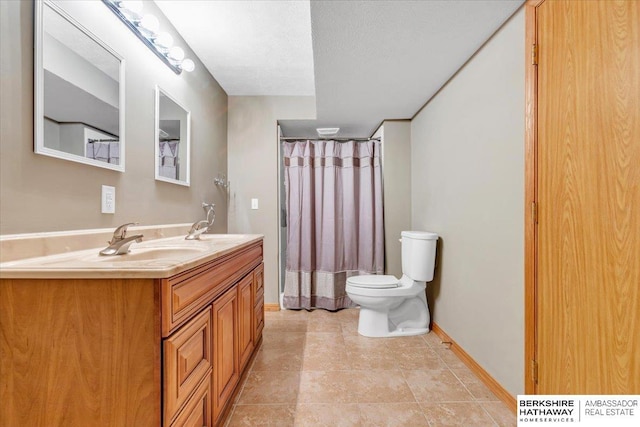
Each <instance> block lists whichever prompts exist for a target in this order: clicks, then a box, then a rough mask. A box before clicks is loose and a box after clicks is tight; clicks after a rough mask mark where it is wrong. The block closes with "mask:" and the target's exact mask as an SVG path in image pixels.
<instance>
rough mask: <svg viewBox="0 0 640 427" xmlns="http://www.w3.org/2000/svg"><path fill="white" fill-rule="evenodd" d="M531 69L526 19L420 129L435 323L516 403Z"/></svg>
mask: <svg viewBox="0 0 640 427" xmlns="http://www.w3.org/2000/svg"><path fill="white" fill-rule="evenodd" d="M524 61H525V52H524V11H523V10H522V9H521V10H520V11H519V12H517V13H516V14H515V15H514V16H513V17H512V18H511V19H510V20H509V21H508V22H507V23H506V24H505V26H504V27H503V28H502V29H500V30H499V31H498V33H496V34H495V35H494V37H493V38H492V39H491V40H490V41H489V42H488V43H487V44H486V45H485V46H484V47H483V48H482V49H481V50H480V51H479V52H478V53H477V54H476V56H475V57H473V58H472V59H471V60H470V61H469V62H468V63H467V64H466V66H465V67H464V68H463V69H462V70H461V71H460V72H459V73H458V74H457V75H456V76H455V77H454V78H453V79H452V80H451V81H450V82H449V83H448V84H447V85H446V86H445V87H444V89H443V90H442V91H441V92H440V93H439V94H437V96H436V97H435V98H433V99H432V100H431V101H430V102H429V103H428V104H427V106H426V107H425V108H424V109H423V110H422V111H421V112H420V113H419V114H418V115H417V116H416V117H415V118H414V119H413V121H412V123H411V137H412V153H411V154H412V167H411V171H412V190H411V194H412V200H413V206H412V225H413V227H414V228H415V229H421V230H428V231H434V232H437V233H438V234H439V235H440V236H441V242H440V245H439V248H438V251H439V252H438V257H439V266H438V269H437V271H436V278H435V280H434V282H432V283H431V284H430V285H429V293H430V300H431V302H432V303H433V305H432V307H433V313H432V314H433V319H434V321H435V322H436V323H438V325H439V326H440V327H442V329H443V330H444V331H446V332H447V333H448V334H449V335H450V336H451V337H452V338H453V339H454V340H456V341H457V342H458V343H459V344H460V346H461V347H462V348H464V350H466V351H467V352H468V353H469V354H470V355H471V356H472V357H473V358H474V359H475V360H476V361H477V362H478V363H479V364H480V365H481V366H482V367H483V368H484V369H485V370H486V371H487V372H489V374H491V375H492V376H493V378H495V379H496V380H497V381H498V382H499V383H500V384H501V385H502V386H503V387H505V388H506V389H507V390H508V391H509V392H511V393H512V394H514V395H515V394H517V393H523V392H524V385H523V381H524V379H523V377H524V373H523V366H524V362H523V360H524V355H523V348H524V326H523V325H524V320H523V312H524V310H523V300H524V297H523V295H524V294H523V287H524V284H523V276H524V266H523V258H524V252H523V245H524V243H523V238H524V225H523V215H524V212H523V206H524ZM385 132H386V129H385Z"/></svg>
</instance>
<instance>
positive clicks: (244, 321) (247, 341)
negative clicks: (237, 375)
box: [238, 274, 253, 371]
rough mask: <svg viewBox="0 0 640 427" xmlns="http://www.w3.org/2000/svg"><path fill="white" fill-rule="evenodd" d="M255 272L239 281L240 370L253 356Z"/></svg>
mask: <svg viewBox="0 0 640 427" xmlns="http://www.w3.org/2000/svg"><path fill="white" fill-rule="evenodd" d="M251 285H253V274H248V275H247V276H246V277H245V278H244V279H242V280H241V281H240V283H238V341H239V346H240V349H239V355H238V357H239V359H240V360H239V365H240V370H241V371H242V369H243V368H244V366H245V364H246V363H247V362H248V361H249V357H251V352H252V351H253V339H252V333H251V332H252V330H253V298H252V289H251Z"/></svg>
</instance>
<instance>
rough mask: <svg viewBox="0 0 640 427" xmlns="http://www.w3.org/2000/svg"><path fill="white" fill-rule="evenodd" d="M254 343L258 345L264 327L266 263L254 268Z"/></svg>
mask: <svg viewBox="0 0 640 427" xmlns="http://www.w3.org/2000/svg"><path fill="white" fill-rule="evenodd" d="M253 304H254V309H253V310H254V311H253V313H254V314H253V331H252V334H253V345H254V346H255V345H257V344H258V341H260V338H261V337H262V329H264V263H263V264H260V265H259V266H258V267H256V269H255V270H253Z"/></svg>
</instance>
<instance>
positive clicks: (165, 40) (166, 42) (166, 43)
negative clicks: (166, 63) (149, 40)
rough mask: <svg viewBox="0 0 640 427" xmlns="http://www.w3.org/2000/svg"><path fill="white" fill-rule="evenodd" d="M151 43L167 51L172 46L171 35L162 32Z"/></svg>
mask: <svg viewBox="0 0 640 427" xmlns="http://www.w3.org/2000/svg"><path fill="white" fill-rule="evenodd" d="M153 43H154V44H155V45H156V46H158V47H159V48H161V49H164V50H169V48H171V46H173V37H171V34H169V33H165V32H162V33H160V34H158V36H157V37H156V38H155V39H154V40H153Z"/></svg>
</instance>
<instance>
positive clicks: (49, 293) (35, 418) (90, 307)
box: [0, 239, 264, 427]
mask: <svg viewBox="0 0 640 427" xmlns="http://www.w3.org/2000/svg"><path fill="white" fill-rule="evenodd" d="M262 268H263V267H262V240H261V239H260V240H256V241H253V242H250V243H247V244H243V245H239V246H238V247H237V248H236V249H232V250H229V251H227V252H226V253H225V254H224V255H222V256H219V257H217V258H215V259H214V260H212V261H208V262H204V263H202V264H200V265H199V266H196V267H194V268H191V269H189V270H187V271H184V272H182V273H179V274H176V275H174V276H171V277H168V278H163V279H154V278H126V277H125V278H92V279H36V278H34V279H5V278H3V279H0V337H2V339H0V373H1V375H0V402H2V403H1V404H0V406H1V409H0V426H2V427H23V426H46V427H49V426H62V425H64V426H85V425H101V426H102V425H104V426H107V425H109V426H136V427H147V426H148V427H158V426H164V427H182V426H189V427H191V426H194V427H195V426H208V427H210V426H211V427H212V426H220V425H223V424H224V421H225V417H226V415H227V414H228V413H229V409H230V407H231V400H232V399H233V398H234V397H235V395H236V394H237V393H238V388H239V383H240V380H241V379H242V377H243V374H246V371H247V369H248V366H249V361H250V360H251V358H252V357H253V355H254V354H255V352H256V350H257V349H258V348H259V345H260V339H261V333H260V330H259V329H258V327H259V325H260V324H261V322H262V320H258V318H259V319H262V318H263V317H262V310H263V305H264V304H263V298H262V293H263V292H264V291H263V290H261V289H262V286H263V285H262V273H261V272H262V271H263V270H262Z"/></svg>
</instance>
